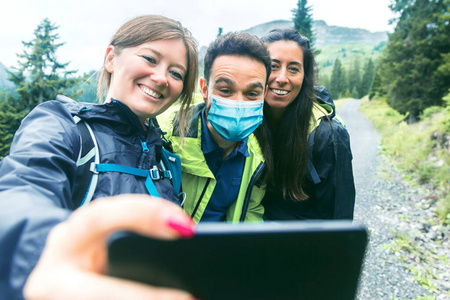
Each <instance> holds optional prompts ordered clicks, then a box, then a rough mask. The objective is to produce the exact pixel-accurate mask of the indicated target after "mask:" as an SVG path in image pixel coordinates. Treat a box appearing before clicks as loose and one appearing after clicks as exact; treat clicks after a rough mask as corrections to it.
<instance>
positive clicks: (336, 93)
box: [329, 58, 347, 99]
mask: <svg viewBox="0 0 450 300" xmlns="http://www.w3.org/2000/svg"><path fill="white" fill-rule="evenodd" d="M346 81H347V76H346V74H345V70H344V68H343V67H342V64H341V61H340V60H339V58H336V60H335V61H334V66H333V71H332V72H331V79H330V87H329V91H330V94H331V97H333V99H339V98H340V97H342V96H344V95H345V94H346V92H347V84H346Z"/></svg>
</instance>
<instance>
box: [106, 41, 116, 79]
mask: <svg viewBox="0 0 450 300" xmlns="http://www.w3.org/2000/svg"><path fill="white" fill-rule="evenodd" d="M115 57H116V54H115V52H114V46H113V45H109V46H108V48H106V56H105V63H104V65H103V66H104V67H105V70H106V71H108V72H109V73H113V72H114V58H115Z"/></svg>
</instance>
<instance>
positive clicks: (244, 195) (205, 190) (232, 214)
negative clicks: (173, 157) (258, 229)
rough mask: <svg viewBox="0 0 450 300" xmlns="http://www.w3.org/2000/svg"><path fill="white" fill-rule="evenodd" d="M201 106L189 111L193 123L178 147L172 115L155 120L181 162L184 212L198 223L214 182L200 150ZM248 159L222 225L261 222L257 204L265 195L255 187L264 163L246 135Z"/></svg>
mask: <svg viewBox="0 0 450 300" xmlns="http://www.w3.org/2000/svg"><path fill="white" fill-rule="evenodd" d="M204 106H205V104H204V103H200V104H198V105H196V106H195V107H193V108H192V109H193V110H194V111H193V119H192V122H191V123H190V128H189V131H188V134H186V135H185V138H184V146H182V145H181V141H180V137H179V135H178V133H177V132H178V128H174V125H173V117H174V115H173V114H169V115H162V116H159V117H158V122H159V124H160V126H161V129H162V130H163V131H165V132H167V134H166V135H165V137H166V139H167V140H168V141H169V142H171V143H172V147H173V151H174V153H175V154H178V155H179V156H180V158H181V170H182V180H181V181H182V186H183V191H184V192H185V193H186V199H185V201H184V204H183V208H184V210H185V211H186V212H187V213H188V214H189V215H190V216H192V218H193V220H194V221H195V222H199V221H200V220H201V218H202V215H203V212H204V211H205V208H206V206H207V205H208V202H209V199H210V198H211V195H212V193H213V191H214V188H215V186H216V179H215V178H214V175H213V173H212V172H211V171H210V169H209V167H208V165H207V163H206V160H205V157H204V155H203V151H202V147H201V117H200V114H201V113H202V111H203V108H204ZM247 147H248V153H249V154H250V155H249V157H247V158H246V160H245V166H244V172H243V174H242V182H241V187H240V189H239V193H238V197H237V199H236V201H235V202H234V203H233V204H232V205H231V206H230V208H229V209H228V212H227V215H226V220H225V221H226V222H232V223H237V222H244V221H245V222H262V221H263V214H264V208H263V206H262V204H261V201H262V198H263V197H264V194H265V186H260V185H259V183H258V179H259V176H260V175H261V172H262V170H263V169H264V159H263V155H262V153H261V151H260V148H259V145H258V142H257V141H256V138H255V137H254V136H253V135H250V137H249V138H248V142H247Z"/></svg>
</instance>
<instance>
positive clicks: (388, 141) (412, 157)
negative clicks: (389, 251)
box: [360, 96, 450, 223]
mask: <svg viewBox="0 0 450 300" xmlns="http://www.w3.org/2000/svg"><path fill="white" fill-rule="evenodd" d="M444 99H448V100H447V101H448V103H450V96H447V97H446V98H444ZM360 110H361V112H362V113H363V114H364V115H365V116H366V117H367V118H368V119H369V120H371V121H372V124H373V126H374V127H375V129H376V130H377V132H378V133H379V134H380V135H381V148H382V150H383V154H384V155H385V156H386V157H387V158H388V159H390V161H391V162H392V163H394V164H395V166H396V167H397V168H398V169H399V170H400V171H401V172H403V174H404V178H405V179H406V180H407V181H408V182H409V183H410V184H412V185H413V186H414V185H424V184H427V185H431V186H432V188H433V192H434V193H435V194H436V195H434V196H435V197H436V198H438V199H439V201H438V209H437V211H438V218H439V220H440V222H442V223H450V176H449V174H450V151H449V150H450V149H449V147H450V146H449V144H450V141H449V139H450V106H449V105H447V107H446V108H442V107H431V108H428V109H426V110H425V111H424V113H423V116H422V120H421V121H420V122H418V123H415V124H410V125H408V124H406V123H405V122H404V121H403V119H404V117H405V116H404V115H401V114H399V113H398V112H397V111H395V110H393V109H392V108H390V107H389V106H388V104H387V103H386V101H385V100H384V99H380V98H379V99H373V100H371V101H369V100H368V99H367V98H364V99H363V100H361V104H360Z"/></svg>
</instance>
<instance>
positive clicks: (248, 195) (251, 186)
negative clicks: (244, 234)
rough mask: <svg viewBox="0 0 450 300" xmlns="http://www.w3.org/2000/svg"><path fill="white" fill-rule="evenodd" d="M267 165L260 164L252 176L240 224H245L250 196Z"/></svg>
mask: <svg viewBox="0 0 450 300" xmlns="http://www.w3.org/2000/svg"><path fill="white" fill-rule="evenodd" d="M265 165H266V164H265V163H264V162H260V163H259V165H258V167H257V168H256V170H255V172H254V173H253V175H252V178H251V179H250V184H249V185H248V187H247V191H246V192H245V198H244V205H243V206H242V213H241V218H240V220H239V222H244V220H245V216H246V215H247V210H248V205H249V203H250V196H251V195H252V191H253V186H254V185H255V183H256V180H257V179H258V177H259V175H260V174H261V172H262V170H263V169H264V166H265Z"/></svg>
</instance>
